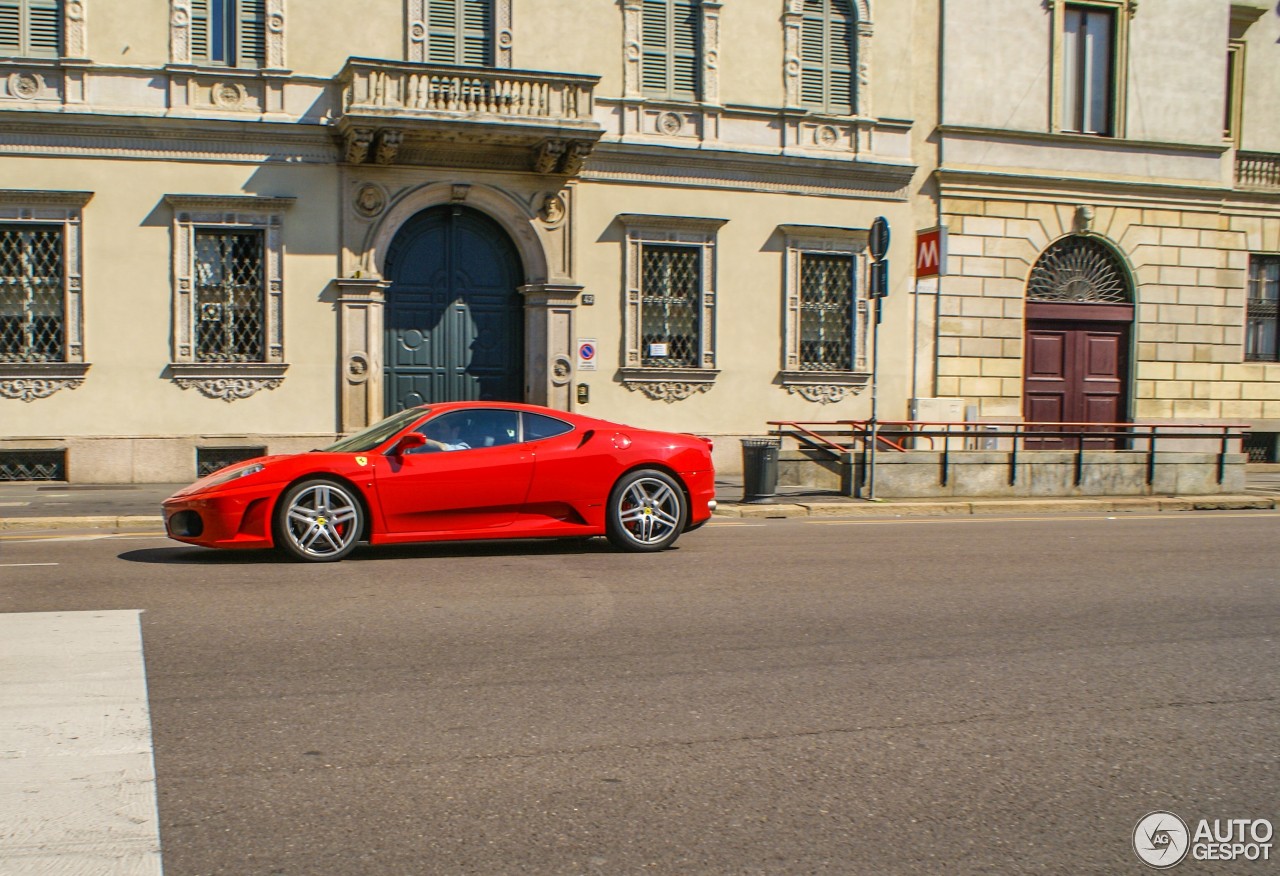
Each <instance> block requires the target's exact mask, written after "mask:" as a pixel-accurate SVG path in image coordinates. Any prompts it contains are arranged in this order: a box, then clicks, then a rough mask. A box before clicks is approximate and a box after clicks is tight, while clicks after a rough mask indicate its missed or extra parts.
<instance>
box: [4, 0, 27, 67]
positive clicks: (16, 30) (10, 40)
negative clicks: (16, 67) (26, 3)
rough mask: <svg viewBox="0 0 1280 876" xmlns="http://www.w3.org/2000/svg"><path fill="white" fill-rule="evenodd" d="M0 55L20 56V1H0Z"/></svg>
mask: <svg viewBox="0 0 1280 876" xmlns="http://www.w3.org/2000/svg"><path fill="white" fill-rule="evenodd" d="M0 54H3V55H21V54H22V3H21V0H0Z"/></svg>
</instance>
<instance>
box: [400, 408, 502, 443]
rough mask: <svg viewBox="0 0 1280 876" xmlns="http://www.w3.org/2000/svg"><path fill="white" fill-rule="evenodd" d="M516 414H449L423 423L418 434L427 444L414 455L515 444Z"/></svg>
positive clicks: (485, 412) (472, 412)
mask: <svg viewBox="0 0 1280 876" xmlns="http://www.w3.org/2000/svg"><path fill="white" fill-rule="evenodd" d="M519 425H520V414H519V412H517V411H503V410H487V409H483V408H482V409H478V410H475V409H473V410H465V411H450V412H449V413H446V414H441V415H440V416H438V417H434V418H432V419H430V420H428V421H427V422H426V423H424V424H422V426H420V427H419V428H418V430H417V431H419V432H421V433H422V434H423V435H425V436H427V442H428V443H427V445H426V447H423V448H422V449H421V450H420V451H417V452H427V453H430V452H433V451H438V450H480V449H483V448H485V447H501V446H502V445H504V444H515V443H516V440H517V436H518V435H519V431H518V430H519Z"/></svg>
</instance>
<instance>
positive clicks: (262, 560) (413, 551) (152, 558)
mask: <svg viewBox="0 0 1280 876" xmlns="http://www.w3.org/2000/svg"><path fill="white" fill-rule="evenodd" d="M671 550H679V547H678V546H677V547H674V548H671ZM617 552H618V551H617V549H616V548H614V547H613V545H611V544H609V542H608V541H607V540H606V539H603V538H589V539H584V538H554V539H520V540H512V541H470V542H435V543H432V544H411V545H389V546H383V547H370V546H368V545H361V546H360V547H358V548H356V549H355V550H354V551H352V552H351V555H350V556H349V557H347V558H346V559H345V560H343V561H342V562H345V563H368V562H379V561H385V560H415V559H423V560H427V559H451V558H459V557H516V556H555V555H576V554H615V553H617ZM117 557H118V558H119V559H121V560H125V561H126V562H130V563H152V564H159V565H175V566H182V565H187V566H191V565H195V566H246V565H248V566H255V565H264V566H273V565H294V562H293V561H292V560H290V559H289V558H287V557H285V556H284V555H283V554H280V553H277V552H276V551H272V550H212V549H210V548H201V547H164V548H142V549H140V550H132V551H125V552H124V553H121V554H118V555H117Z"/></svg>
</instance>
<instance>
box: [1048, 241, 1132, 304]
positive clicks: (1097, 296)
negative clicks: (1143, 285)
mask: <svg viewBox="0 0 1280 876" xmlns="http://www.w3.org/2000/svg"><path fill="white" fill-rule="evenodd" d="M1027 299H1028V300H1030V301H1055V302H1078V303H1089V304H1128V303H1130V302H1132V301H1133V294H1132V290H1131V289H1130V286H1129V275H1128V272H1127V271H1126V270H1125V268H1124V265H1123V264H1121V262H1120V259H1119V258H1118V257H1117V256H1116V254H1115V253H1114V252H1112V251H1111V249H1110V248H1108V247H1107V246H1106V245H1104V244H1102V243H1099V242H1098V241H1096V240H1092V239H1090V238H1088V237H1084V236H1081V235H1075V236H1072V237H1065V238H1063V239H1062V240H1059V241H1058V242H1057V243H1054V244H1053V245H1051V246H1050V247H1049V248H1048V249H1046V250H1045V251H1044V253H1043V254H1042V255H1041V256H1040V258H1039V259H1038V260H1037V261H1036V264H1035V267H1034V268H1032V269H1031V279H1030V280H1028V281H1027Z"/></svg>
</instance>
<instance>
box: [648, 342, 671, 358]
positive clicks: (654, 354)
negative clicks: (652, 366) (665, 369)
mask: <svg viewBox="0 0 1280 876" xmlns="http://www.w3.org/2000/svg"><path fill="white" fill-rule="evenodd" d="M667 346H668V345H667V344H665V343H664V344H650V345H649V358H650V359H665V358H666V357H667V356H669V355H670V354H669V353H668V352H667Z"/></svg>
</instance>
